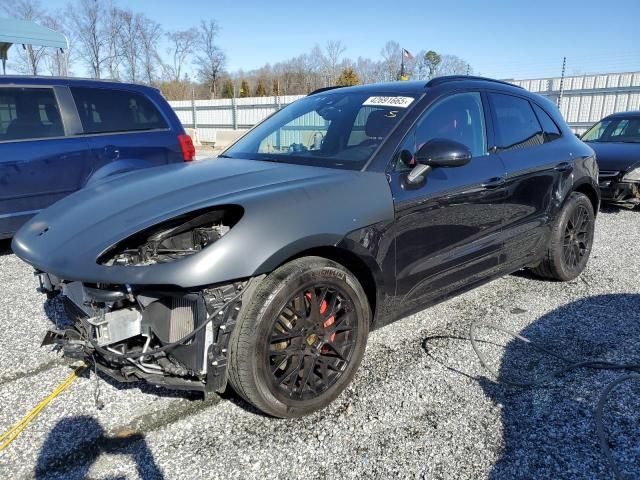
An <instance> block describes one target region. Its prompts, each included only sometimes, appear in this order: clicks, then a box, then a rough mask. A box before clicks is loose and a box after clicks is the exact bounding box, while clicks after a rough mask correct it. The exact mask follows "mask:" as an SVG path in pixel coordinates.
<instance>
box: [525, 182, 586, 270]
mask: <svg viewBox="0 0 640 480" xmlns="http://www.w3.org/2000/svg"><path fill="white" fill-rule="evenodd" d="M594 228H595V214H594V212H593V206H592V205H591V201H590V200H589V198H587V196H586V195H584V194H582V193H579V192H573V193H572V194H571V195H570V196H569V198H568V199H567V201H566V202H565V205H564V207H563V208H562V211H561V212H560V215H559V216H558V218H557V220H556V223H555V225H554V226H553V229H552V231H551V237H550V242H549V247H548V249H547V253H546V254H545V256H544V259H543V260H542V262H541V263H540V265H538V266H537V267H535V268H533V269H532V271H533V272H534V273H535V274H536V275H538V276H540V277H544V278H552V279H555V280H560V281H563V282H566V281H569V280H573V279H574V278H576V277H577V276H578V275H580V274H581V273H582V271H583V270H584V268H585V266H586V265H587V261H588V260H589V255H590V254H591V248H592V246H593V232H594Z"/></svg>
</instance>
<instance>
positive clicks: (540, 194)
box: [12, 77, 600, 417]
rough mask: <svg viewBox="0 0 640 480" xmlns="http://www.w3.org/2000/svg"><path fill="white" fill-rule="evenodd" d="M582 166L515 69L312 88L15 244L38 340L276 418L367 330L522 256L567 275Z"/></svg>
mask: <svg viewBox="0 0 640 480" xmlns="http://www.w3.org/2000/svg"><path fill="white" fill-rule="evenodd" d="M597 177H598V171H597V166H596V162H595V158H594V154H593V150H591V148H590V147H589V146H587V145H586V144H584V143H582V142H581V141H579V140H578V139H577V138H576V137H575V136H574V135H573V134H572V132H571V131H570V130H569V128H568V127H567V125H566V124H565V122H564V121H563V119H562V117H561V116H560V114H559V112H558V111H557V109H556V108H555V107H554V106H553V105H552V104H551V103H549V102H548V101H547V100H545V99H543V98H542V97H539V96H536V95H533V94H531V93H528V92H527V91H525V90H523V89H521V88H518V87H515V86H513V85H508V84H505V83H502V82H498V81H493V80H489V79H482V78H474V77H443V78H438V79H434V80H431V81H430V82H429V83H426V84H425V83H424V82H396V83H392V84H380V85H367V86H359V87H351V88H335V89H325V90H323V91H318V92H315V93H313V94H311V95H309V96H307V97H306V98H304V99H301V100H298V101H297V102H295V103H293V104H292V105H290V106H288V107H286V108H284V109H283V110H281V111H279V112H277V113H276V114H275V115H273V116H271V117H269V118H268V119H266V120H265V121H264V122H262V123H261V124H259V125H258V126H257V127H255V128H254V129H253V130H252V131H250V132H249V133H248V134H246V135H245V136H244V137H242V138H241V139H240V140H239V141H237V142H236V143H235V144H234V145H232V146H231V147H229V148H228V149H227V150H226V151H225V152H224V153H223V154H222V155H220V156H219V157H218V158H216V159H211V160H207V161H203V162H195V163H192V164H184V165H169V166H164V167H157V168H151V169H147V170H145V171H144V172H131V173H124V174H121V175H116V176H113V177H109V178H107V179H104V180H102V181H100V182H96V183H95V184H93V185H92V186H90V187H88V188H85V189H83V190H81V191H79V192H77V193H75V194H73V195H71V196H69V197H67V198H65V199H63V200H62V201H60V202H58V203H56V204H55V205H53V206H52V207H50V208H48V209H47V210H45V211H44V212H42V213H40V214H39V215H38V216H36V217H35V218H34V219H32V220H31V221H30V222H29V223H28V224H26V225H25V226H24V227H23V228H22V229H21V230H20V231H19V232H18V233H17V234H16V235H15V237H14V239H13V243H12V247H13V250H14V251H15V253H16V254H17V255H18V256H19V257H21V258H22V259H23V260H25V261H26V262H28V263H30V264H31V265H33V267H34V268H35V269H36V271H37V274H38V276H39V278H40V283H41V285H40V288H41V291H42V292H44V293H47V295H49V296H55V295H61V297H62V300H63V302H64V304H65V306H66V308H67V311H68V314H69V316H70V317H71V318H72V319H73V321H74V324H73V326H70V327H69V328H66V329H64V330H53V331H50V332H49V333H48V334H47V336H46V337H45V341H44V343H45V344H56V345H58V346H59V347H60V348H61V349H62V351H63V353H64V355H65V356H67V357H70V358H81V359H85V360H87V361H88V362H95V366H96V368H98V369H100V370H101V371H102V372H104V373H106V374H108V375H110V376H111V377H113V378H115V379H117V380H119V381H122V382H133V381H140V380H144V381H147V382H150V383H153V384H157V385H164V386H166V387H168V388H176V389H187V390H198V391H203V392H205V393H206V392H215V391H222V390H224V389H225V388H226V386H227V383H230V384H231V386H232V387H233V388H234V389H235V391H236V392H237V393H238V394H239V395H241V396H242V397H244V398H245V399H246V400H247V401H249V402H251V403H252V404H253V405H255V406H256V407H258V408H259V409H261V410H262V411H264V412H266V413H268V414H270V415H273V416H278V417H295V416H300V415H305V414H307V413H310V412H313V411H315V410H318V409H320V408H322V407H324V406H326V405H327V404H328V403H330V402H331V401H332V400H333V399H334V398H336V396H338V395H339V393H340V392H341V391H342V390H343V389H344V388H345V387H346V386H347V385H348V384H349V382H350V381H351V379H352V378H353V376H354V374H355V372H356V369H357V368H358V365H359V364H360V361H361V359H362V356H363V353H364V351H365V346H366V340H367V335H368V333H369V331H370V329H372V328H377V327H380V326H383V325H385V324H387V323H390V322H392V321H394V320H396V319H399V318H402V317H404V316H406V315H409V314H411V313H414V312H417V311H419V310H421V309H424V308H425V307H427V306H429V305H433V304H434V303H437V302H440V301H442V300H445V299H447V298H450V297H452V296H454V295H457V294H459V293H461V292H464V291H466V290H468V289H470V288H473V287H475V286H478V285H481V284H483V283H486V282H488V281H490V280H492V279H495V278H497V277H500V276H502V275H506V274H509V273H511V272H514V271H516V270H519V269H521V268H530V269H532V270H533V271H534V272H535V273H536V274H538V275H539V276H542V277H547V278H553V279H556V280H570V279H573V278H575V277H576V276H578V275H579V274H580V273H581V272H582V270H583V269H584V267H585V265H586V263H587V260H588V258H589V254H590V252H591V248H592V242H593V232H594V224H595V212H597V210H598V206H599V202H600V199H599V190H598V183H597Z"/></svg>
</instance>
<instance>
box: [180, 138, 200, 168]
mask: <svg viewBox="0 0 640 480" xmlns="http://www.w3.org/2000/svg"><path fill="white" fill-rule="evenodd" d="M178 142H179V143H180V150H182V158H183V159H184V161H185V162H190V161H192V160H193V159H194V158H195V156H196V147H194V146H193V141H192V140H191V137H190V136H189V135H187V134H186V133H181V134H180V135H178Z"/></svg>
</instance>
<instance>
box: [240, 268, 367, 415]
mask: <svg viewBox="0 0 640 480" xmlns="http://www.w3.org/2000/svg"><path fill="white" fill-rule="evenodd" d="M370 322H371V310H370V308H369V303H368V301H367V297H366V295H365V293H364V290H363V289H362V286H361V285H360V283H359V282H358V280H357V279H356V277H355V276H354V275H353V274H352V273H351V272H349V271H348V270H347V269H345V268H344V267H343V266H342V265H339V264H338V263H336V262H333V261H331V260H327V259H325V258H321V257H303V258H299V259H296V260H293V261H292V262H289V263H287V264H285V265H283V266H281V267H280V268H278V269H277V270H275V271H274V272H273V273H271V274H269V275H268V276H267V277H266V278H264V280H262V281H261V282H260V283H259V284H258V285H257V286H256V290H255V291H254V292H253V294H252V295H251V297H250V298H249V299H246V300H245V301H244V304H243V306H242V310H241V312H240V315H239V319H238V324H237V325H236V327H235V329H234V331H233V334H232V337H231V342H230V349H231V351H230V356H229V381H230V383H231V385H232V386H233V388H234V390H235V391H236V392H237V393H238V394H239V395H241V396H242V397H243V398H244V399H245V400H247V401H248V402H250V403H251V404H253V405H254V406H255V407H257V408H258V409H260V410H262V411H263V412H265V413H267V414H269V415H272V416H275V417H300V416H303V415H307V414H309V413H311V412H314V411H316V410H319V409H321V408H324V407H325V406H327V405H328V404H329V403H330V402H331V401H333V400H334V399H335V398H336V397H337V396H338V395H339V394H340V392H342V390H344V388H345V387H346V386H347V385H348V384H349V382H351V379H352V378H353V376H354V374H355V372H356V370H357V368H358V366H359V365H360V361H361V360H362V356H363V354H364V350H365V346H366V341H367V335H368V333H369V324H370Z"/></svg>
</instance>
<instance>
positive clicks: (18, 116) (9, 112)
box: [0, 76, 195, 239]
mask: <svg viewBox="0 0 640 480" xmlns="http://www.w3.org/2000/svg"><path fill="white" fill-rule="evenodd" d="M194 156H195V149H194V147H193V143H192V141H191V138H190V137H189V136H188V135H186V134H185V131H184V128H183V127H182V125H181V124H180V121H179V120H178V117H176V114H175V113H174V112H173V110H172V109H171V107H170V106H169V104H168V103H167V101H166V100H165V99H164V98H163V97H162V95H161V93H160V91H159V90H158V89H156V88H152V87H148V86H144V85H134V84H126V83H119V82H107V81H102V80H88V79H71V78H52V77H27V76H6V77H0V239H2V238H8V237H11V236H12V235H13V234H14V233H15V232H16V231H17V230H18V228H20V226H21V225H22V224H23V223H24V222H26V221H27V220H28V219H29V218H31V217H32V216H33V215H35V214H36V213H38V212H39V211H40V210H42V209H44V208H47V207H48V206H49V205H51V204H53V203H54V202H56V201H57V200H59V199H61V198H62V197H64V196H66V195H68V194H70V193H72V192H74V191H76V190H79V189H80V188H82V187H84V186H85V185H87V184H88V183H91V182H95V181H97V180H98V179H101V178H104V177H106V176H109V175H114V174H116V173H122V172H126V171H129V170H134V169H139V168H146V167H153V166H157V165H166V164H168V163H177V162H188V161H191V160H193V158H194Z"/></svg>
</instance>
